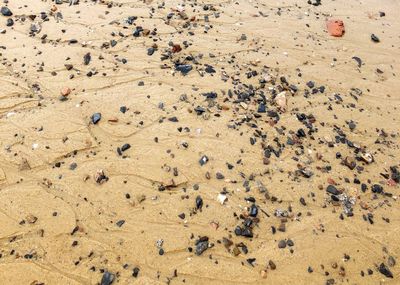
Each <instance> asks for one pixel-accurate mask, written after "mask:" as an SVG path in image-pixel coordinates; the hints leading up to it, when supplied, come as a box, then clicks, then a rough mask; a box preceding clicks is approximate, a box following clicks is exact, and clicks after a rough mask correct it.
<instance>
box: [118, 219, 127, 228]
mask: <svg viewBox="0 0 400 285" xmlns="http://www.w3.org/2000/svg"><path fill="white" fill-rule="evenodd" d="M123 224H125V220H119V221H118V222H116V225H117V226H118V227H122V225H123Z"/></svg>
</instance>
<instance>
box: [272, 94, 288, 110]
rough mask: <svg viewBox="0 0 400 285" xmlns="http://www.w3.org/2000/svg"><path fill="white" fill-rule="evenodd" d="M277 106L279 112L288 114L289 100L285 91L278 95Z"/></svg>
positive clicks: (276, 98)
mask: <svg viewBox="0 0 400 285" xmlns="http://www.w3.org/2000/svg"><path fill="white" fill-rule="evenodd" d="M275 104H276V105H277V106H278V108H279V110H280V111H282V112H286V109H287V99H286V92H285V91H283V92H281V93H279V94H278V95H276V97H275Z"/></svg>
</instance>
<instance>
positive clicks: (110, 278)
mask: <svg viewBox="0 0 400 285" xmlns="http://www.w3.org/2000/svg"><path fill="white" fill-rule="evenodd" d="M114 278H115V275H114V274H112V273H110V272H108V271H106V272H104V274H103V277H102V278H101V282H100V285H110V284H112V283H113V282H114Z"/></svg>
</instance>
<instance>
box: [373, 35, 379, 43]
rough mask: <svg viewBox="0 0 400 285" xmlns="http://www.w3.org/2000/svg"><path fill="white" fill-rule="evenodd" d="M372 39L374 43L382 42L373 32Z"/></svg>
mask: <svg viewBox="0 0 400 285" xmlns="http://www.w3.org/2000/svg"><path fill="white" fill-rule="evenodd" d="M371 40H372V41H373V42H374V43H379V42H380V40H379V38H378V37H377V36H376V35H375V34H371Z"/></svg>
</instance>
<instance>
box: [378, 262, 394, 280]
mask: <svg viewBox="0 0 400 285" xmlns="http://www.w3.org/2000/svg"><path fill="white" fill-rule="evenodd" d="M378 270H379V272H380V273H381V274H383V275H385V276H386V277H387V278H393V273H392V272H391V271H390V270H389V268H388V267H387V266H386V265H385V264H384V263H381V265H379V268H378Z"/></svg>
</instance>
